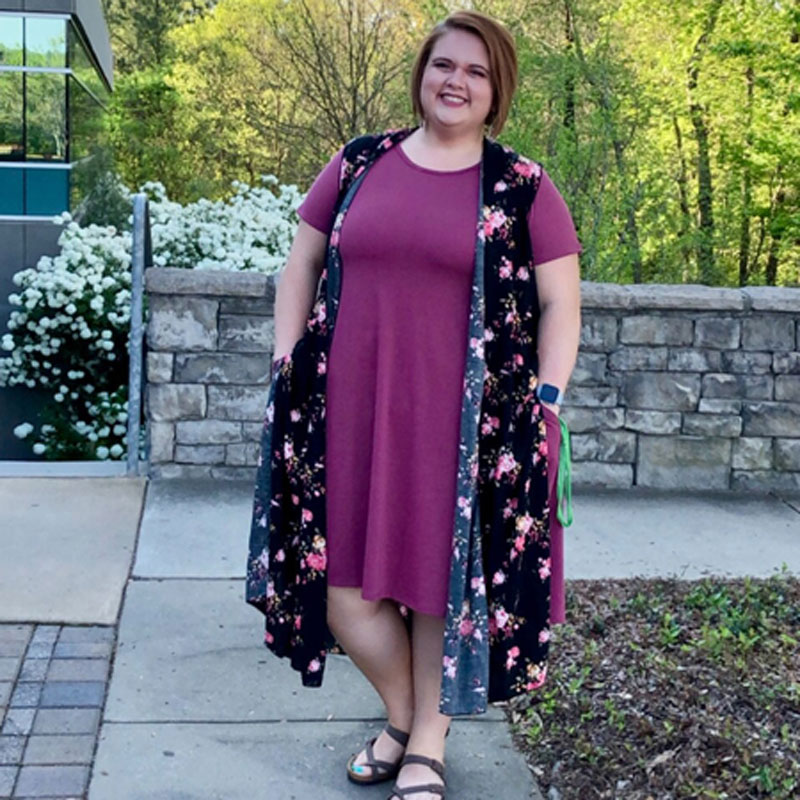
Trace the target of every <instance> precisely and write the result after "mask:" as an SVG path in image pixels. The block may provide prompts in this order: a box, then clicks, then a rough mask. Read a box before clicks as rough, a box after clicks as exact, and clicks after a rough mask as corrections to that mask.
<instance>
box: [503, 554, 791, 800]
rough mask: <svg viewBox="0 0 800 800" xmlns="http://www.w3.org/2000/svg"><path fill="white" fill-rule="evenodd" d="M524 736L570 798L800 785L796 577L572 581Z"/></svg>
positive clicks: (523, 717)
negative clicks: (541, 685)
mask: <svg viewBox="0 0 800 800" xmlns="http://www.w3.org/2000/svg"><path fill="white" fill-rule="evenodd" d="M566 602H567V607H566V616H567V623H566V624H563V625H555V626H553V628H552V637H551V640H550V653H549V661H548V675H547V680H546V682H545V684H544V686H543V687H541V688H540V689H538V690H536V691H533V692H531V693H529V694H527V695H522V696H519V697H516V698H514V699H513V700H511V701H510V702H509V703H508V704H507V706H506V711H507V714H508V716H509V721H510V723H511V727H512V731H513V733H514V738H515V743H516V745H517V746H518V747H519V748H520V750H522V751H523V752H524V753H525V755H526V758H527V761H528V764H529V766H530V769H531V770H532V772H533V773H534V775H535V777H536V780H537V781H538V783H539V786H540V788H541V790H542V793H543V794H544V795H545V796H546V797H548V798H550V800H557V798H564V800H592V798H619V799H620V800H622V799H623V798H624V800H648V799H652V800H667V799H668V798H761V797H774V798H787V800H788V798H799V797H800V645H799V644H798V640H799V639H800V579H798V578H796V577H793V576H791V575H789V574H788V573H787V571H786V568H785V565H784V568H783V571H782V572H781V573H780V574H776V575H774V576H772V577H770V578H766V579H756V578H752V579H751V578H744V579H721V578H706V579H703V580H699V581H685V580H679V579H677V578H672V579H646V578H634V579H625V580H603V581H594V580H579V581H569V582H568V583H567V597H566Z"/></svg>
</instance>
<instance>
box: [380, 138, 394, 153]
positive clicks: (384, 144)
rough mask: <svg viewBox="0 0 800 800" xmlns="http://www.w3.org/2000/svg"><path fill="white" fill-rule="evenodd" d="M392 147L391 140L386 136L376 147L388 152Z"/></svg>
mask: <svg viewBox="0 0 800 800" xmlns="http://www.w3.org/2000/svg"><path fill="white" fill-rule="evenodd" d="M391 146H392V138H391V137H390V136H387V137H386V138H385V139H382V140H381V143H380V144H379V145H378V147H382V148H383V149H384V150H388V149H389V148H390V147H391Z"/></svg>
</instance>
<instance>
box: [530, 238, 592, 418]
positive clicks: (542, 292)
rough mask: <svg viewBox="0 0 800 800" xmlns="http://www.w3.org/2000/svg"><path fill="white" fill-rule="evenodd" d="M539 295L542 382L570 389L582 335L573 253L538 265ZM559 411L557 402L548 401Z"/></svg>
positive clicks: (536, 270) (539, 347) (576, 265)
mask: <svg viewBox="0 0 800 800" xmlns="http://www.w3.org/2000/svg"><path fill="white" fill-rule="evenodd" d="M534 274H535V276H536V290H537V292H538V294H539V309H540V312H541V313H540V317H539V344H538V355H539V375H538V378H539V383H553V384H555V385H556V386H558V388H559V389H561V390H562V391H563V390H564V389H566V387H567V382H568V381H569V378H570V375H572V370H573V369H574V368H575V362H576V361H577V358H578V346H579V344H580V338H581V297H580V284H581V281H580V266H579V264H578V254H577V253H570V254H569V255H566V256H562V257H561V258H554V259H553V260H552V261H544V262H542V263H540V264H537V265H536V266H535V267H534ZM544 405H546V406H547V407H548V408H551V409H552V410H553V411H555V412H556V413H558V411H559V406H558V405H556V404H555V403H544Z"/></svg>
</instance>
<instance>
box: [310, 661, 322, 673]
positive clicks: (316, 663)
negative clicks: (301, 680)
mask: <svg viewBox="0 0 800 800" xmlns="http://www.w3.org/2000/svg"><path fill="white" fill-rule="evenodd" d="M319 667H320V663H319V659H318V658H312V659H311V661H309V663H308V671H309V672H319Z"/></svg>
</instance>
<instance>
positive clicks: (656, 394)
mask: <svg viewBox="0 0 800 800" xmlns="http://www.w3.org/2000/svg"><path fill="white" fill-rule="evenodd" d="M622 397H623V400H624V403H625V405H626V406H628V407H629V408H649V409H654V410H664V411H694V409H695V408H696V407H697V401H698V400H699V398H700V376H699V375H692V374H690V373H684V372H667V373H658V372H644V373H631V374H629V375H625V376H624V379H623V385H622Z"/></svg>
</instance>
